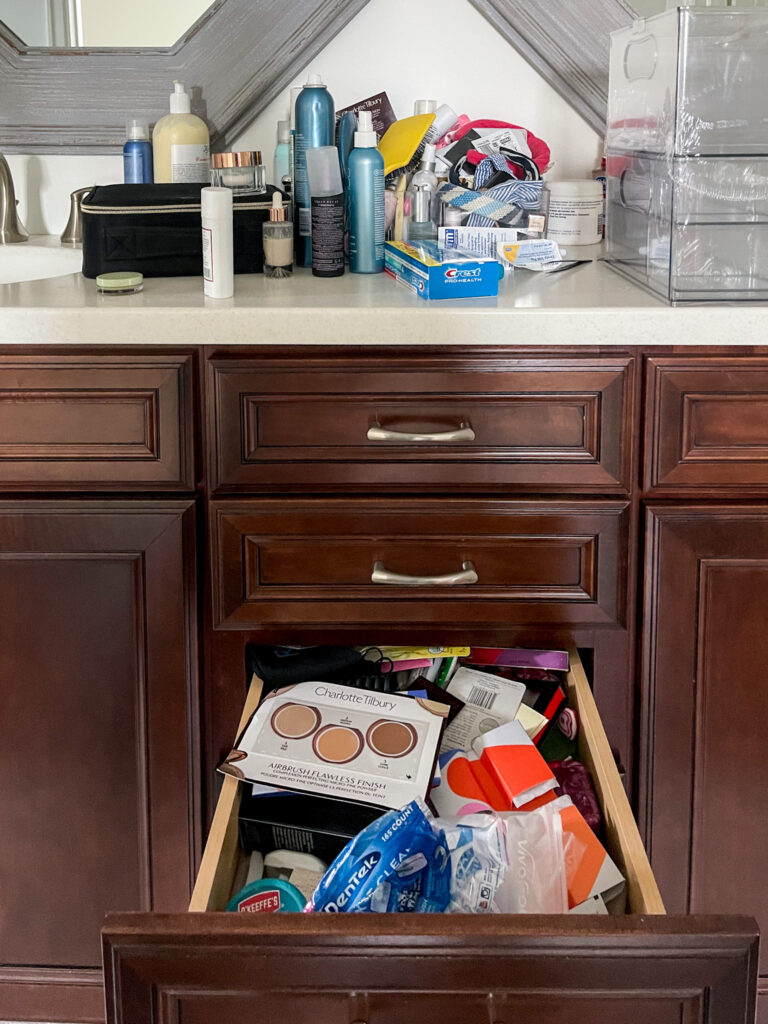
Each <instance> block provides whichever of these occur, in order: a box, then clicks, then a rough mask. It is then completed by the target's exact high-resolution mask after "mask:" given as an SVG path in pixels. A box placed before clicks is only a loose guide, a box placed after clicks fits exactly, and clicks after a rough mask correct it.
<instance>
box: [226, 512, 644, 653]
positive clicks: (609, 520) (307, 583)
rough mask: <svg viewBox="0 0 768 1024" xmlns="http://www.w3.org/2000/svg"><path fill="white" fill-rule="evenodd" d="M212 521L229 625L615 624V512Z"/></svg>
mask: <svg viewBox="0 0 768 1024" xmlns="http://www.w3.org/2000/svg"><path fill="white" fill-rule="evenodd" d="M212 523H213V526H212V529H213V543H212V552H213V555H212V557H213V560H214V564H213V581H214V583H213V586H214V615H215V624H216V625H217V626H223V627H225V628H235V629H237V628H248V627H252V626H254V625H262V626H276V625H285V626H313V625H314V626H325V625H328V626H342V625H343V626H348V627H350V628H351V627H353V626H356V625H361V626H368V627H372V628H374V629H375V630H376V634H377V635H379V636H380V635H381V633H380V627H384V626H386V625H388V624H392V625H398V624H399V625H403V624H409V623H413V622H423V623H424V624H425V625H428V624H434V625H440V626H450V625H452V624H456V625H458V626H469V625H473V624H474V625H478V624H479V625H489V624H490V625H493V624H502V625H507V624H510V623H526V624H539V625H540V624H555V623H556V624H569V625H572V624H578V625H602V624H613V623H616V622H619V623H621V622H623V620H624V617H625V607H624V605H625V601H624V591H625V589H626V580H625V575H624V573H625V567H624V562H623V559H622V558H621V555H620V552H621V550H622V546H623V545H624V544H625V543H626V531H627V504H626V503H625V502H620V501H600V502H595V501H593V502H589V501H580V502H556V501H551V502H523V501H517V502H516V501H479V500H478V501H460V500H454V501H451V500H445V501H437V500H426V501H416V500H408V499H397V500H394V501H390V502H384V501H381V500H376V501H373V500H366V499H359V500H354V499H353V500H349V501H345V500H341V499H339V500H334V499H328V500H316V501H299V500H288V501H271V500H250V501H238V502H230V503H224V502H214V503H213V505H212ZM374 573H375V574H376V576H377V578H383V580H384V582H374V580H373V578H372V577H373V576H374ZM473 576H476V577H477V579H476V581H474V582H473ZM403 578H405V579H403ZM387 580H391V582H386V581H387ZM407 580H410V581H412V584H411V585H409V584H408V583H407V582H406V581H407Z"/></svg>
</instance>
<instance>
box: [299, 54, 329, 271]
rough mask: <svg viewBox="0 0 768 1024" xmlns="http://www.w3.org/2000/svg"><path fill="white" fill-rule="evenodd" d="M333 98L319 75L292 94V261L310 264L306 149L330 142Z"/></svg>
mask: <svg viewBox="0 0 768 1024" xmlns="http://www.w3.org/2000/svg"><path fill="white" fill-rule="evenodd" d="M334 114H335V112H334V107H333V98H332V96H331V94H330V93H329V92H328V90H327V89H326V87H325V85H324V84H323V82H322V80H321V78H320V75H314V74H313V75H310V76H309V78H308V80H307V84H306V85H305V86H304V88H303V89H302V90H301V92H300V93H299V95H298V96H297V97H296V135H295V137H294V150H293V200H294V225H295V232H296V263H297V264H298V265H299V266H300V267H310V266H312V237H311V235H312V203H311V196H310V192H309V179H308V178H307V150H308V149H317V148H318V147H320V146H332V145H333V136H334V129H335V116H334Z"/></svg>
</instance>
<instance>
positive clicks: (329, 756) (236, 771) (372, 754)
mask: <svg viewBox="0 0 768 1024" xmlns="http://www.w3.org/2000/svg"><path fill="white" fill-rule="evenodd" d="M448 710H449V709H448V707H447V705H445V704H438V703H436V702H435V701H430V700H424V699H423V698H420V697H417V698H413V697H402V696H400V695H398V694H392V693H379V692H376V691H373V690H359V689H355V688H352V687H346V686H340V685H338V684H336V683H319V682H318V683H311V682H310V683H298V684H297V685H295V686H288V687H285V688H283V689H281V690H275V691H274V692H273V693H270V694H269V695H268V696H267V697H265V699H264V700H263V701H262V703H261V704H260V705H259V707H258V709H257V710H256V712H255V713H254V715H253V717H252V718H251V720H250V722H249V723H248V725H247V726H246V728H245V730H244V732H243V734H242V735H241V737H240V739H239V740H238V743H237V746H236V748H235V749H234V750H233V751H232V752H231V753H230V754H229V756H228V757H227V759H226V761H225V762H224V764H223V765H222V766H221V768H220V771H223V772H225V773H226V774H228V775H234V776H235V777H236V778H243V779H249V780H250V781H251V782H261V783H265V784H267V785H270V786H276V787H279V788H280V789H288V790H293V791H296V792H301V793H316V794H317V795H319V796H327V797H336V798H341V799H346V800H354V801H357V802H358V803H365V804H372V805H374V806H375V807H387V808H398V807H402V806H403V805H404V804H406V803H408V802H409V801H411V800H413V799H415V798H416V797H422V798H423V797H424V796H426V794H427V791H428V789H429V786H430V783H431V781H432V768H433V765H434V762H435V755H436V752H437V748H438V744H439V741H440V735H441V732H442V729H443V726H444V724H445V721H446V718H447V715H448Z"/></svg>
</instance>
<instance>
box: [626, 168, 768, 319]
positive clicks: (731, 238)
mask: <svg viewBox="0 0 768 1024" xmlns="http://www.w3.org/2000/svg"><path fill="white" fill-rule="evenodd" d="M606 260H607V262H608V263H609V264H610V265H611V266H613V267H614V268H615V269H617V270H619V271H621V272H623V273H624V274H626V275H627V276H629V277H631V278H632V280H634V281H636V282H638V283H639V284H642V285H645V286H647V287H648V288H650V289H651V290H652V291H654V292H655V293H656V294H658V295H659V296H661V297H662V298H665V299H667V300H668V301H670V302H673V303H676V302H723V301H734V300H744V299H752V300H766V299H768V156H752V157H668V156H664V155H662V154H651V153H643V154H628V153H615V152H610V151H609V153H608V158H607V209H606Z"/></svg>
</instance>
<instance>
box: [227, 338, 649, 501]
mask: <svg viewBox="0 0 768 1024" xmlns="http://www.w3.org/2000/svg"><path fill="white" fill-rule="evenodd" d="M633 369H634V364H633V360H632V358H631V357H625V356H618V357H612V358H600V357H587V358H575V357H571V358H568V357H562V356H551V357H549V358H546V359H544V358H538V359H535V358H512V357H507V358H502V357H496V358H493V359H490V358H489V359H480V358H479V357H475V358H474V359H473V358H471V357H470V358H469V359H462V360H458V359H449V358H438V357H422V358H419V359H416V360H414V359H412V358H409V359H408V360H402V361H398V360H397V359H396V357H393V356H391V355H390V356H388V357H387V358H386V359H385V358H372V357H358V356H353V357H350V356H349V354H347V355H346V356H344V358H343V359H342V358H340V357H326V358H319V357H314V358H313V357H311V356H307V355H302V356H301V357H300V358H292V359H282V360H278V359H259V358H257V357H254V358H248V359H241V358H240V359H237V358H233V359H230V358H226V357H220V358H214V359H213V360H212V361H211V364H210V367H209V371H208V386H209V394H210V401H211V403H212V406H213V408H212V414H211V415H210V416H209V420H210V423H209V427H211V425H212V427H211V428H212V431H213V434H212V437H211V445H210V447H211V465H212V468H213V481H214V487H215V488H217V489H219V490H223V491H252V492H253V491H259V490H263V489H271V490H274V489H275V487H280V488H283V489H285V490H306V489H314V490H318V489H320V490H324V491H328V490H347V491H348V490H350V489H371V488H380V487H386V488H388V489H391V490H401V491H402V490H413V489H416V488H418V489H420V490H424V489H425V488H427V489H429V488H431V489H433V490H434V489H438V488H446V487H459V486H460V487H461V488H463V489H467V488H474V489H486V490H487V489H489V488H490V489H493V488H500V487H506V488H509V487H510V486H512V487H517V488H519V489H523V488H526V487H527V488H529V489H530V488H536V489H537V490H550V491H552V490H558V489H559V490H568V491H575V492H582V493H584V492H606V491H607V492H614V493H616V492H621V491H623V490H626V489H627V488H628V486H629V479H630V475H631V470H630V464H631V429H630V424H629V417H630V415H631V410H632V404H633V402H632V390H633V380H634V373H633Z"/></svg>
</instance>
